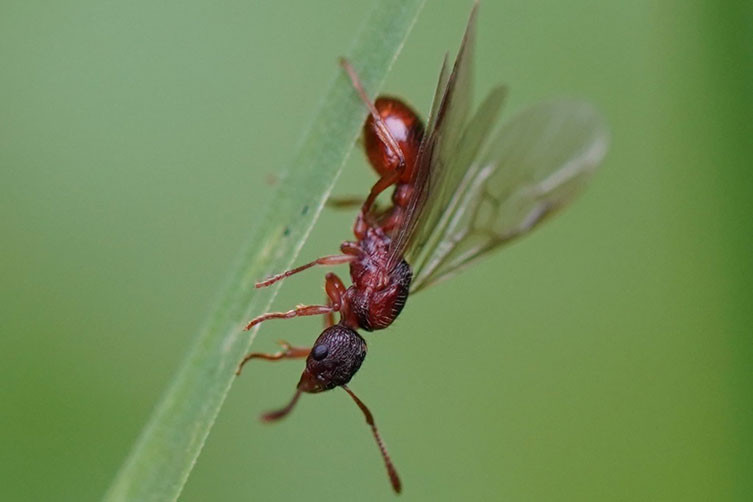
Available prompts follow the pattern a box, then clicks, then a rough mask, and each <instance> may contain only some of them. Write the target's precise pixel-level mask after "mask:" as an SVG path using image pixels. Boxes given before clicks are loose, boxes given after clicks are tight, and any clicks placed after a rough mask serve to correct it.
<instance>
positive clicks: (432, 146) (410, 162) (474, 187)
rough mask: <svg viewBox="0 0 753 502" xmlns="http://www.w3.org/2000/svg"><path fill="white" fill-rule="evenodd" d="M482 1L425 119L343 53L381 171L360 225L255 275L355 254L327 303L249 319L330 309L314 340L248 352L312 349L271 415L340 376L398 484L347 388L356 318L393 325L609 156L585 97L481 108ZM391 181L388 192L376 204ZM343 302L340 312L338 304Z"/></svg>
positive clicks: (356, 359)
mask: <svg viewBox="0 0 753 502" xmlns="http://www.w3.org/2000/svg"><path fill="white" fill-rule="evenodd" d="M475 19H476V8H475V7H474V9H473V11H472V12H471V16H470V20H469V21H468V27H467V29H466V33H465V36H464V37H463V41H462V44H461V47H460V50H459V51H458V56H457V58H456V60H455V65H454V67H453V69H452V72H451V73H449V74H448V71H447V64H446V59H445V64H444V65H443V67H442V70H441V72H440V77H439V84H438V86H437V90H436V93H435V97H434V103H433V105H432V111H431V113H430V115H429V120H428V121H427V125H426V128H425V127H424V124H423V123H422V122H421V119H420V118H419V117H418V115H417V114H416V113H415V112H414V111H413V110H412V109H411V108H410V107H409V106H408V105H406V104H405V103H404V102H403V101H401V100H399V99H396V98H391V97H379V98H377V99H376V101H375V102H374V103H372V102H371V100H370V99H369V97H368V95H367V93H366V91H365V90H364V88H363V86H362V85H361V82H360V81H359V79H358V76H357V75H356V72H355V70H354V69H353V68H352V66H351V65H350V63H348V61H346V60H345V59H341V61H340V63H341V65H342V66H343V68H344V69H345V71H346V72H347V74H348V76H349V77H350V80H351V82H352V83H353V87H354V88H355V90H356V92H357V93H358V95H359V96H360V98H361V100H362V101H363V102H364V104H365V105H366V106H367V108H368V110H369V112H370V114H369V116H368V118H367V119H366V123H365V124H364V126H363V136H364V147H365V150H366V154H367V157H368V159H369V162H370V163H371V166H372V167H373V168H374V170H375V171H376V172H377V173H378V174H379V176H380V178H379V180H378V181H377V182H376V183H375V184H374V185H373V186H372V188H371V191H370V192H369V194H368V196H367V197H366V199H365V201H364V202H363V204H362V205H361V209H360V211H359V213H358V216H357V218H356V222H355V225H354V227H353V233H354V235H355V239H356V240H355V241H346V242H344V243H343V244H342V245H341V246H340V251H341V254H338V255H332V256H325V257H322V258H319V259H317V260H314V261H312V262H310V263H307V264H305V265H301V266H299V267H296V268H294V269H291V270H288V271H286V272H283V273H281V274H278V275H275V276H273V277H270V278H269V279H266V280H264V281H261V282H259V283H257V284H256V287H257V288H261V287H265V286H269V285H271V284H274V283H275V282H277V281H279V280H281V279H284V278H286V277H290V276H291V275H293V274H296V273H298V272H301V271H303V270H306V269H309V268H311V267H314V266H316V265H341V264H346V263H347V264H349V265H350V276H351V279H352V285H351V286H350V287H348V288H346V287H345V285H344V284H343V282H342V280H341V279H340V278H339V277H338V276H337V275H335V274H333V273H328V274H327V275H326V281H325V291H326V294H327V304H326V305H301V306H298V307H296V308H295V309H293V310H289V311H287V312H271V313H267V314H264V315H260V316H258V317H256V318H255V319H253V320H252V321H251V322H249V323H248V325H247V326H246V329H247V330H248V329H251V328H252V327H253V326H255V325H257V324H259V323H260V322H263V321H266V320H268V319H290V318H293V317H302V316H312V315H323V316H325V320H326V329H325V330H324V331H323V332H322V333H321V335H319V338H317V340H316V342H315V343H314V346H313V347H312V348H302V347H293V346H290V345H289V344H287V343H284V342H283V343H282V346H283V350H282V351H280V352H277V353H275V354H262V353H256V352H255V353H251V354H249V355H247V356H246V357H245V358H244V359H243V361H241V363H240V365H239V367H238V370H237V374H240V371H241V368H242V367H243V365H244V364H245V363H246V362H248V361H249V360H251V359H255V358H259V359H267V360H273V361H277V360H281V359H299V358H306V368H305V369H304V371H303V374H302V375H301V379H300V381H299V382H298V386H297V389H296V392H295V394H294V395H293V398H292V400H291V401H290V403H289V404H288V405H287V406H285V407H284V408H282V409H280V410H278V411H274V412H271V413H267V414H265V415H263V417H262V419H263V420H264V421H267V422H269V421H274V420H278V419H280V418H283V417H284V416H286V415H287V414H288V413H289V412H290V411H291V410H292V409H293V406H294V405H295V404H296V402H297V401H298V398H299V397H300V395H301V393H303V392H308V393H317V392H322V391H326V390H330V389H333V388H335V387H342V388H343V389H344V390H345V391H346V392H347V393H348V394H349V395H350V396H351V397H352V398H353V400H354V401H355V402H356V404H357V405H358V407H359V408H360V409H361V410H362V411H363V413H364V415H365V417H366V421H367V423H368V424H369V425H370V426H371V429H372V432H373V434H374V437H375V439H376V442H377V445H378V446H379V449H380V451H381V453H382V456H383V458H384V462H385V464H386V466H387V471H388V474H389V477H390V482H391V483H392V487H393V489H394V490H395V491H396V492H400V489H401V483H400V478H399V477H398V475H397V471H396V470H395V468H394V466H393V464H392V461H391V460H390V457H389V455H388V454H387V450H386V448H385V446H384V443H383V442H382V439H381V438H380V436H379V433H378V431H377V428H376V425H375V424H374V418H373V416H372V414H371V412H370V411H369V409H368V408H367V407H366V405H365V404H364V403H363V402H362V401H361V400H360V399H359V398H358V397H356V395H355V394H354V393H353V391H351V390H350V388H348V386H347V384H348V382H350V380H351V378H353V375H355V373H356V372H357V371H358V369H359V368H360V367H361V363H362V362H363V360H364V358H365V357H366V341H365V340H364V339H363V338H362V337H361V335H359V334H358V332H357V330H358V329H363V330H365V331H374V330H378V329H384V328H387V327H388V326H390V325H391V324H392V323H393V322H394V321H395V319H396V318H397V316H398V315H399V314H400V312H401V311H402V310H403V307H404V306H405V302H406V300H407V299H408V294H409V293H413V292H415V291H417V290H419V289H421V288H423V287H425V286H427V285H430V284H433V283H436V282H438V281H439V280H442V279H444V278H446V277H448V276H450V275H452V274H453V273H455V272H457V271H458V270H459V269H461V268H462V267H464V266H465V265H467V264H468V263H469V262H470V261H472V260H474V259H476V258H477V257H479V256H481V255H483V254H486V253H487V252H488V251H490V250H492V249H495V248H497V247H498V246H500V245H502V244H504V243H506V242H509V241H510V240H512V239H513V238H515V237H517V236H519V235H522V234H524V233H527V232H528V231H529V230H531V229H532V228H533V227H534V226H535V225H536V224H537V223H539V222H540V221H542V220H543V219H545V217H546V216H548V215H550V214H552V213H553V212H554V211H555V210H556V209H559V208H561V207H562V206H564V205H565V204H567V203H568V202H570V201H571V200H572V199H573V197H574V196H575V195H576V194H577V193H578V192H579V189H580V188H582V186H583V185H584V182H585V180H586V179H588V178H589V176H590V174H591V172H592V171H593V169H594V168H595V167H596V166H597V165H598V163H599V162H600V160H601V158H602V157H603V155H604V153H605V151H606V146H607V143H608V135H607V133H606V129H605V127H604V126H603V124H602V122H601V119H600V117H599V115H598V114H597V113H596V112H595V111H594V110H593V109H592V108H591V107H590V106H589V105H587V104H584V103H572V102H555V103H549V104H545V105H538V106H535V107H533V108H531V109H529V110H527V111H525V112H523V113H521V114H520V115H519V116H518V117H516V118H515V119H513V120H512V121H511V122H509V123H508V124H506V125H505V126H503V127H502V128H501V129H500V130H499V131H498V132H497V133H496V135H494V136H492V134H491V133H492V129H493V125H494V124H495V119H496V117H497V115H498V112H499V110H500V108H501V105H502V102H503V100H504V97H505V95H506V92H507V91H506V88H505V87H502V86H498V87H496V88H494V89H493V90H492V91H491V93H490V94H489V96H488V97H487V99H486V100H485V101H484V102H483V103H482V105H481V106H480V107H479V109H478V111H477V112H476V114H475V115H474V116H473V117H469V110H470V107H471V99H470V96H471V91H470V89H471V77H470V74H471V61H472V57H471V56H472V50H473V38H474V29H475ZM390 187H394V190H393V193H392V204H391V205H390V206H389V207H387V208H385V209H381V210H380V209H378V208H377V207H376V205H375V202H376V199H377V197H378V196H379V195H380V194H381V193H382V192H384V191H385V190H387V189H388V188H390ZM335 312H338V313H339V314H340V321H339V322H338V323H337V324H335V319H334V313H335Z"/></svg>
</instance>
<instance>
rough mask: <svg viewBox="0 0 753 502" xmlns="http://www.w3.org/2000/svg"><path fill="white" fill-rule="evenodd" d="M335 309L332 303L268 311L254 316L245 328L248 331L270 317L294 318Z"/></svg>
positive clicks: (325, 312)
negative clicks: (285, 310) (284, 310)
mask: <svg viewBox="0 0 753 502" xmlns="http://www.w3.org/2000/svg"><path fill="white" fill-rule="evenodd" d="M333 310H334V307H333V306H330V305H298V306H297V307H296V308H294V309H293V310H288V311H287V312H268V313H266V314H262V315H260V316H258V317H254V318H253V319H252V320H251V322H250V323H248V324H247V325H246V328H245V329H246V331H248V330H250V329H251V328H253V327H254V326H256V325H257V324H259V323H260V322H264V321H267V320H269V319H292V318H294V317H303V316H309V315H322V314H327V313H329V312H332V311H333Z"/></svg>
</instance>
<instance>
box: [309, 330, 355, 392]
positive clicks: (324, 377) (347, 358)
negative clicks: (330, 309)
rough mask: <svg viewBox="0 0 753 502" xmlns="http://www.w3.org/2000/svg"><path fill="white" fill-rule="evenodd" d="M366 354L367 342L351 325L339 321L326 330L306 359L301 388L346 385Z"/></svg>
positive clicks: (310, 389) (315, 390)
mask: <svg viewBox="0 0 753 502" xmlns="http://www.w3.org/2000/svg"><path fill="white" fill-rule="evenodd" d="M365 357H366V341H365V340H364V339H363V338H361V336H360V335H359V334H358V333H356V332H355V331H353V330H352V329H350V328H347V327H345V326H343V325H342V324H336V325H334V326H331V327H329V328H327V329H325V330H324V331H323V332H322V334H321V335H319V338H317V339H316V343H314V346H313V347H312V348H311V352H310V353H309V355H308V357H307V358H306V369H305V370H303V374H302V375H301V380H300V381H299V382H298V389H299V390H301V391H303V392H311V393H315V392H322V391H325V390H330V389H333V388H335V387H338V386H340V385H345V384H346V383H348V382H349V381H350V379H351V378H353V375H355V374H356V372H357V371H358V368H360V367H361V363H362V362H363V359H364V358H365Z"/></svg>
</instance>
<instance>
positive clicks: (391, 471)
mask: <svg viewBox="0 0 753 502" xmlns="http://www.w3.org/2000/svg"><path fill="white" fill-rule="evenodd" d="M342 388H343V389H345V392H347V393H348V394H350V397H352V398H353V401H355V402H356V404H357V405H358V407H359V408H361V411H362V412H363V414H364V416H365V417H366V423H367V424H369V426H370V427H371V432H373V433H374V439H376V442H377V446H379V451H380V452H382V458H384V465H385V466H386V467H387V474H388V475H389V476H390V483H392V489H393V490H395V493H400V490H401V489H402V487H403V486H402V484H401V483H400V477H399V476H398V475H397V471H396V470H395V466H394V465H392V460H390V455H389V454H388V453H387V447H386V446H384V442H383V441H382V438H381V436H380V435H379V431H377V428H376V425H375V424H374V415H372V414H371V412H370V411H369V408H368V407H367V406H366V405H365V404H364V403H363V401H361V400H360V399H358V397H357V396H356V395H355V394H353V391H352V390H350V389H349V388H348V386H347V385H343V386H342ZM294 401H295V400H294Z"/></svg>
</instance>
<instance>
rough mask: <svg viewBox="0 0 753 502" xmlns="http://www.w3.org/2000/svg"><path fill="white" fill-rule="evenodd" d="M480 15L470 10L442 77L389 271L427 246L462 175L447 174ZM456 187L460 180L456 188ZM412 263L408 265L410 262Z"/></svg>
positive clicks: (464, 108) (464, 109) (466, 102)
mask: <svg viewBox="0 0 753 502" xmlns="http://www.w3.org/2000/svg"><path fill="white" fill-rule="evenodd" d="M476 11H477V7H476V6H474V8H473V10H472V11H471V15H470V18H469V20H468V25H467V27H466V31H465V35H464V36H463V40H462V42H461V44H460V49H459V50H458V55H457V58H456V59H455V64H454V65H453V68H452V72H451V73H450V75H449V77H447V76H446V74H445V72H444V68H445V67H444V66H443V67H442V68H443V71H442V73H441V74H440V78H439V83H438V85H437V90H436V94H435V97H434V103H433V105H432V110H431V113H430V115H429V119H428V120H427V127H426V132H425V133H424V138H423V141H422V142H421V147H420V149H419V154H418V159H417V161H416V162H417V165H416V168H415V171H414V178H413V180H412V181H413V186H414V194H415V195H414V197H413V198H412V199H411V201H410V203H409V204H408V206H407V208H406V212H405V219H404V222H403V224H401V226H400V228H399V230H398V231H397V232H396V233H395V235H393V237H392V243H391V247H390V257H389V262H388V266H389V267H394V266H396V265H397V264H398V263H400V261H401V260H402V259H403V258H406V259H409V258H410V256H411V255H412V254H413V253H412V251H413V250H414V249H415V248H416V247H417V245H418V243H421V242H424V241H425V240H426V238H427V237H428V234H429V233H430V230H431V228H432V227H433V226H434V223H436V221H437V220H438V219H439V217H440V216H441V208H442V206H444V205H446V203H447V202H448V201H449V199H450V197H451V196H452V192H453V191H454V187H453V181H452V178H453V175H455V177H456V178H458V180H459V178H460V177H462V174H463V173H462V172H461V173H459V176H457V174H458V173H453V172H452V170H451V169H448V168H449V167H450V165H451V162H450V161H451V159H452V156H453V153H454V152H457V150H458V145H459V143H460V139H461V137H462V134H463V131H464V129H465V124H466V122H467V121H468V115H469V110H470V104H471V100H472V93H471V89H472V81H471V80H472V78H471V74H472V70H473V68H472V62H473V46H474V40H475V31H476ZM454 184H455V185H456V184H457V180H456V181H455V183H454ZM409 263H410V261H409Z"/></svg>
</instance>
